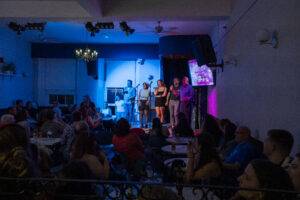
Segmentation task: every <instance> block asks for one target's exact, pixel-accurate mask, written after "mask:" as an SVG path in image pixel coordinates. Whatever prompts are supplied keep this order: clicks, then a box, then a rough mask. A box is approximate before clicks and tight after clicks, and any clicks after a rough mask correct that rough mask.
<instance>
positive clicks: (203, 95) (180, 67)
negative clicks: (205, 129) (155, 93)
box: [161, 58, 207, 128]
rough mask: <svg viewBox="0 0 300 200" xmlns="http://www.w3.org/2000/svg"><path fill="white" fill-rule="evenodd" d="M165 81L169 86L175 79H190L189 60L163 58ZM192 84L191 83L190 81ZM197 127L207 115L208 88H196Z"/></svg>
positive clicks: (167, 117)
mask: <svg viewBox="0 0 300 200" xmlns="http://www.w3.org/2000/svg"><path fill="white" fill-rule="evenodd" d="M161 61H162V70H163V80H164V82H165V84H166V85H167V86H170V85H171V84H172V82H173V78H175V77H177V78H179V79H180V80H181V79H182V78H183V77H184V76H187V77H189V79H190V74H189V67H188V59H187V58H176V59H172V58H162V60H161ZM190 82H191V81H190ZM194 92H195V98H194V99H195V105H194V106H195V107H196V110H195V111H196V112H195V120H196V121H195V122H196V123H195V126H196V128H199V127H200V123H201V124H202V123H203V119H204V116H205V115H206V113H207V87H206V86H204V87H201V88H195V90H194ZM166 121H169V115H168V113H166ZM199 122H200V123H199Z"/></svg>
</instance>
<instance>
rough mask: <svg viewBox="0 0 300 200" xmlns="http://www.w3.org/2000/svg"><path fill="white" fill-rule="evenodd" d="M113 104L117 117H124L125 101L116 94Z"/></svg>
mask: <svg viewBox="0 0 300 200" xmlns="http://www.w3.org/2000/svg"><path fill="white" fill-rule="evenodd" d="M115 106H116V116H117V119H121V118H122V117H125V102H124V100H123V99H121V98H120V96H116V99H115Z"/></svg>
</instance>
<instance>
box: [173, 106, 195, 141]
mask: <svg viewBox="0 0 300 200" xmlns="http://www.w3.org/2000/svg"><path fill="white" fill-rule="evenodd" d="M177 117H178V124H177V125H176V126H175V127H174V134H175V135H176V136H181V137H191V136H193V135H194V132H193V130H192V129H191V127H190V125H189V124H188V121H187V118H186V117H185V115H184V113H183V112H180V113H178V116H177Z"/></svg>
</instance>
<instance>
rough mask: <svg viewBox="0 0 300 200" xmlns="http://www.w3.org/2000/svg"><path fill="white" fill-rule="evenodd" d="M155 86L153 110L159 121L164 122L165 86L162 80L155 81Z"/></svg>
mask: <svg viewBox="0 0 300 200" xmlns="http://www.w3.org/2000/svg"><path fill="white" fill-rule="evenodd" d="M157 86H158V87H157V88H155V90H154V96H155V110H156V115H157V117H158V118H159V119H160V122H161V123H164V117H165V104H166V96H167V87H166V86H165V84H164V82H163V81H162V80H158V81H157Z"/></svg>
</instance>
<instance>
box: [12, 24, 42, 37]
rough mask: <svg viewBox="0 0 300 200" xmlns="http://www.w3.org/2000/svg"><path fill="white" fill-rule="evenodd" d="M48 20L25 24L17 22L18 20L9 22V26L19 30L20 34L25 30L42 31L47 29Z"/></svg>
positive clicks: (16, 30)
mask: <svg viewBox="0 0 300 200" xmlns="http://www.w3.org/2000/svg"><path fill="white" fill-rule="evenodd" d="M45 25H46V22H43V23H27V24H25V25H21V24H17V23H16V22H10V23H9V24H8V27H9V28H10V29H11V30H13V31H15V32H17V34H18V35H20V34H21V32H24V31H26V30H38V31H40V32H43V31H44V29H45Z"/></svg>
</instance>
